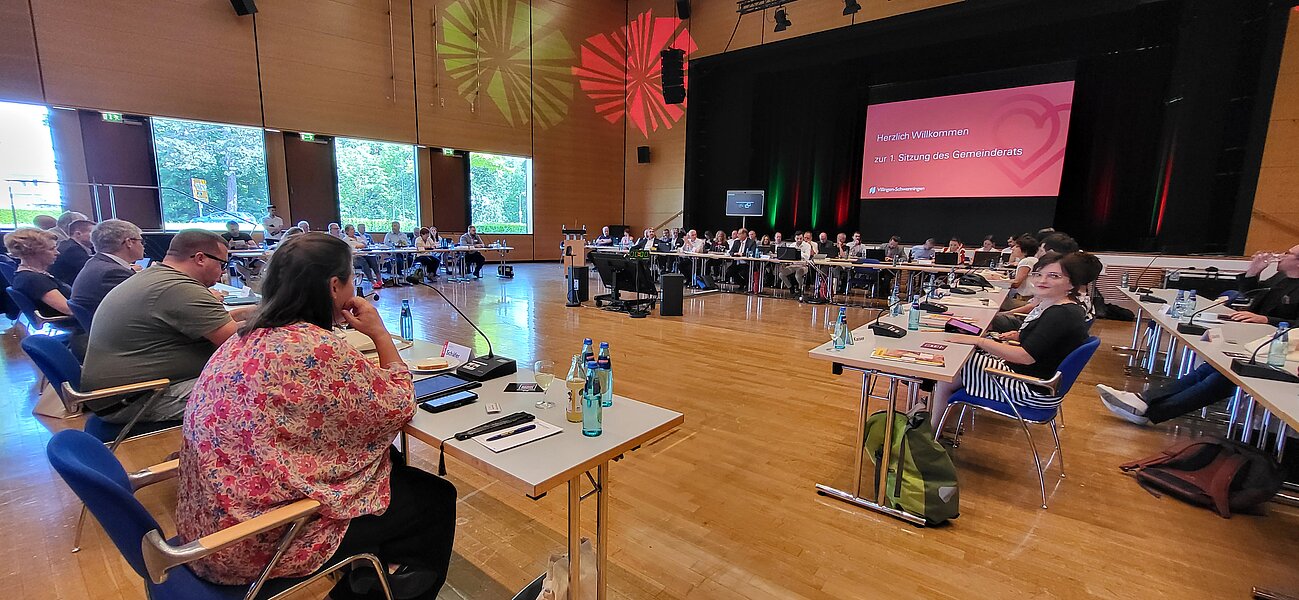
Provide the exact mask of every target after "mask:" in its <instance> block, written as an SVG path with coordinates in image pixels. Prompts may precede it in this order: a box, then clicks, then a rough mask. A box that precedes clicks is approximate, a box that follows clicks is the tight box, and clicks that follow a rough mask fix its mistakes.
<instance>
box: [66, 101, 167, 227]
mask: <svg viewBox="0 0 1299 600" xmlns="http://www.w3.org/2000/svg"><path fill="white" fill-rule="evenodd" d="M77 116H78V119H79V120H80V121H81V139H82V142H83V148H84V151H85V160H86V175H87V176H88V177H89V178H90V181H92V182H103V183H114V184H121V185H139V186H149V187H157V185H158V170H157V166H156V163H155V162H154V158H153V134H152V133H151V132H150V131H149V125H148V123H146V122H144V120H143V119H138V118H132V117H127V119H126V122H124V123H108V122H106V121H104V120H103V119H102V118H101V117H100V115H99V113H96V112H94V111H89V110H82V111H78V112H77ZM99 204H100V214H101V216H103V217H104V218H108V217H116V218H118V219H125V220H127V221H130V222H132V223H135V224H136V225H138V226H139V227H140V229H143V230H145V231H151V230H153V231H156V230H160V229H162V205H161V204H160V203H159V199H158V191H157V190H155V189H144V188H114V190H113V193H112V195H111V196H110V195H109V194H108V191H107V190H106V189H104V188H101V189H100V193H99ZM87 214H94V213H93V211H92V212H91V213H87Z"/></svg>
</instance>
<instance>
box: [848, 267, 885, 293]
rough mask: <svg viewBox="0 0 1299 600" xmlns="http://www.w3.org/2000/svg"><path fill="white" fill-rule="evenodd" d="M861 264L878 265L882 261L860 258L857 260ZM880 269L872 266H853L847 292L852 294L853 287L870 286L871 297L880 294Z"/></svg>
mask: <svg viewBox="0 0 1299 600" xmlns="http://www.w3.org/2000/svg"><path fill="white" fill-rule="evenodd" d="M856 263H857V264H859V265H878V264H880V261H878V260H876V259H874V258H859V259H857V261H856ZM879 280H880V270H879V269H877V268H872V267H853V269H852V273H851V275H849V277H848V288H847V292H848V294H849V295H851V294H852V290H853V288H868V287H869V288H870V294H871V297H875V296H878V295H879V290H878V289H876V288H877V287H878V286H879Z"/></svg>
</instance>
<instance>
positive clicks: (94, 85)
mask: <svg viewBox="0 0 1299 600" xmlns="http://www.w3.org/2000/svg"><path fill="white" fill-rule="evenodd" d="M32 6H33V11H34V13H35V22H36V32H37V33H36V38H37V41H38V43H39V49H40V65H41V73H42V74H43V76H44V79H45V100H46V102H49V103H50V104H55V105H70V106H78V107H87V108H96V109H104V110H116V111H121V112H130V113H138V114H146V115H163V116H170V117H183V118H192V119H200V120H206V121H215V122H222V123H237V124H243V125H261V123H262V120H261V109H260V106H259V100H258V92H257V60H256V53H255V51H254V47H253V22H252V18H251V17H239V16H236V15H235V13H234V10H233V9H231V7H230V3H229V2H228V1H226V0H169V1H163V0H159V1H153V2H127V1H122V0H105V1H100V2H66V1H60V0H32Z"/></svg>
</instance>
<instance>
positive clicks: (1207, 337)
mask: <svg viewBox="0 0 1299 600" xmlns="http://www.w3.org/2000/svg"><path fill="white" fill-rule="evenodd" d="M1200 339H1201V340H1204V341H1206V342H1210V343H1216V342H1221V341H1222V329H1220V328H1214V329H1210V330H1208V331H1205V332H1204V335H1203V336H1200Z"/></svg>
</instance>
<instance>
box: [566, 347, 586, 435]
mask: <svg viewBox="0 0 1299 600" xmlns="http://www.w3.org/2000/svg"><path fill="white" fill-rule="evenodd" d="M582 365H583V363H582V357H581V356H579V355H577V354H574V355H573V364H571V365H569V367H568V377H567V378H565V379H564V386H565V387H567V388H568V407H567V410H565V415H564V416H565V417H566V418H567V419H568V422H569V423H581V422H582V390H583V389H584V388H586V375H585V371H584V370H583V369H582Z"/></svg>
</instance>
